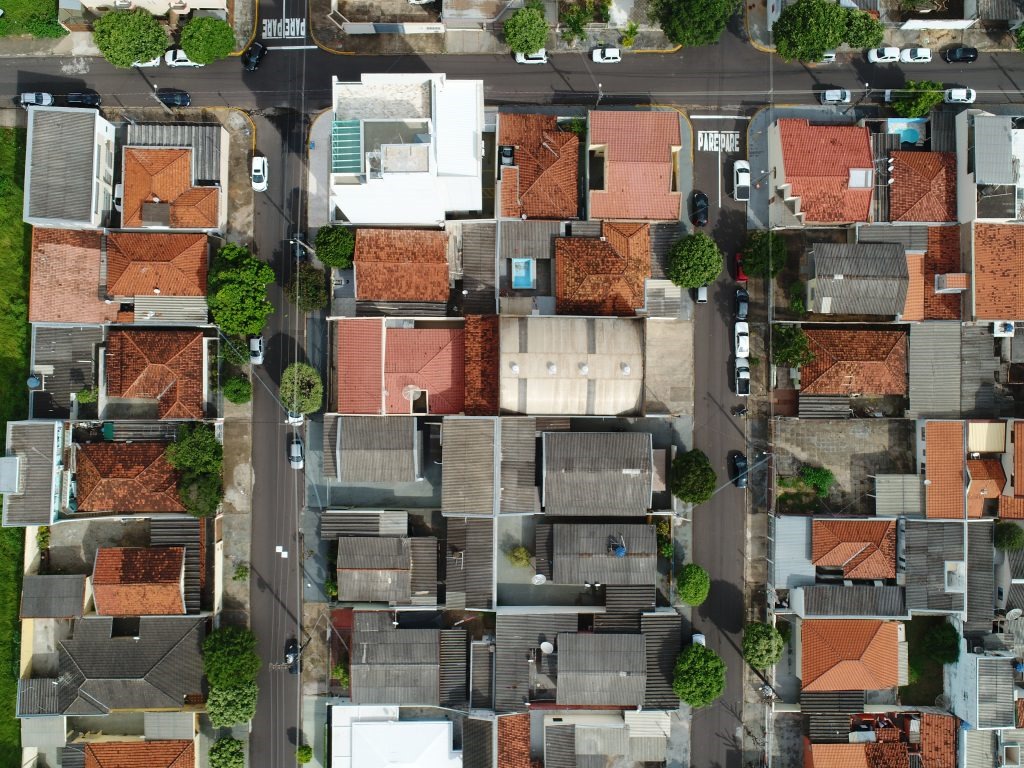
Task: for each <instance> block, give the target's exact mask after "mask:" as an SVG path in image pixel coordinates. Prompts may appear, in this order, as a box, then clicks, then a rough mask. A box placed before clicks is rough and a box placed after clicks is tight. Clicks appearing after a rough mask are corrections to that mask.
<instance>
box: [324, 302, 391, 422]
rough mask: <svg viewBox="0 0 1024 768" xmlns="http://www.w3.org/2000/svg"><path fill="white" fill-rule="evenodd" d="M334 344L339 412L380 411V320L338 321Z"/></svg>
mask: <svg viewBox="0 0 1024 768" xmlns="http://www.w3.org/2000/svg"><path fill="white" fill-rule="evenodd" d="M335 344H336V346H337V351H338V413H366V414H380V413H383V412H384V399H383V396H382V392H383V390H384V322H383V320H380V319H378V318H373V319H360V320H339V321H338V324H337V328H336V329H335Z"/></svg>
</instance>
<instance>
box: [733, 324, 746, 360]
mask: <svg viewBox="0 0 1024 768" xmlns="http://www.w3.org/2000/svg"><path fill="white" fill-rule="evenodd" d="M732 340H733V344H734V345H735V347H736V357H738V358H739V357H750V326H749V325H747V324H746V323H743V322H740V323H736V325H734V326H733V329H732Z"/></svg>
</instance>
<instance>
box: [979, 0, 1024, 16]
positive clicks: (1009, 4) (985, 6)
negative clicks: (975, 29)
mask: <svg viewBox="0 0 1024 768" xmlns="http://www.w3.org/2000/svg"><path fill="white" fill-rule="evenodd" d="M1022 17H1024V13H1022V12H1021V7H1020V5H1019V4H1018V3H1017V2H1015V0H978V18H979V19H982V20H984V21H1020V19H1021V18H1022Z"/></svg>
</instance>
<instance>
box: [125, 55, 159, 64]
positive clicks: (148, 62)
mask: <svg viewBox="0 0 1024 768" xmlns="http://www.w3.org/2000/svg"><path fill="white" fill-rule="evenodd" d="M161 60H162V59H161V57H160V56H157V57H156V58H155V59H150V60H149V61H136V62H133V63H132V66H133V67H159V66H160V62H161Z"/></svg>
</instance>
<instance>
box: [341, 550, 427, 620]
mask: <svg viewBox="0 0 1024 768" xmlns="http://www.w3.org/2000/svg"><path fill="white" fill-rule="evenodd" d="M436 574H437V539H435V538H433V537H427V536H425V537H418V538H415V539H410V538H406V537H373V536H342V537H339V538H338V599H339V600H341V601H343V602H356V603H358V602H371V603H372V602H383V603H388V604H389V605H409V604H410V603H412V604H417V605H423V604H426V605H433V604H434V603H435V602H436V598H437V576H436Z"/></svg>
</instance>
